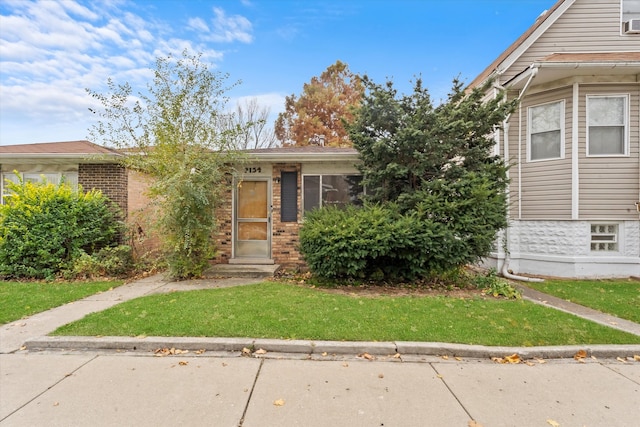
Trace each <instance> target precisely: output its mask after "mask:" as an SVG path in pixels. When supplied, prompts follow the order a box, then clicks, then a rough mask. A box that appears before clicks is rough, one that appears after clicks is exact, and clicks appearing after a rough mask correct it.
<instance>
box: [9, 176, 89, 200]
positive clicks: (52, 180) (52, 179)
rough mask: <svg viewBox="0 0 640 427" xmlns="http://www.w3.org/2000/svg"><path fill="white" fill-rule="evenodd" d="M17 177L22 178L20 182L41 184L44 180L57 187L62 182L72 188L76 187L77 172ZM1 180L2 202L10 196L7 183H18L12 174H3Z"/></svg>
mask: <svg viewBox="0 0 640 427" xmlns="http://www.w3.org/2000/svg"><path fill="white" fill-rule="evenodd" d="M19 175H20V177H21V178H22V182H42V181H43V180H44V181H45V182H47V183H52V184H55V185H58V184H60V182H62V181H63V180H64V182H66V183H67V184H69V185H70V186H71V187H72V188H77V187H78V172H43V173H20V174H19ZM1 178H2V183H1V184H2V199H3V200H4V198H5V197H6V196H8V195H10V191H9V189H8V188H7V184H6V183H7V181H11V182H15V183H16V184H17V183H18V182H20V181H19V179H18V177H17V176H16V174H15V173H14V172H5V173H3V174H2V175H1Z"/></svg>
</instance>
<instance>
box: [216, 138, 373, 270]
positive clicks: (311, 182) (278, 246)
mask: <svg viewBox="0 0 640 427" xmlns="http://www.w3.org/2000/svg"><path fill="white" fill-rule="evenodd" d="M247 156H248V159H247V161H246V162H245V163H244V164H243V165H242V166H241V167H239V170H238V175H237V177H236V178H235V179H234V181H233V185H231V186H230V187H229V188H228V191H227V192H226V200H225V202H224V203H223V207H222V208H221V209H220V210H219V212H218V214H217V218H218V220H219V230H220V234H219V235H218V236H217V243H218V245H217V247H218V254H219V255H218V257H217V258H216V260H215V261H216V262H219V263H231V264H272V263H275V264H279V265H282V266H286V267H296V266H301V265H304V261H303V260H302V258H301V255H300V253H299V251H298V243H299V241H298V231H299V229H300V225H301V224H302V221H303V219H304V215H305V213H306V212H308V211H310V210H312V209H314V208H317V207H320V206H327V205H334V206H335V205H337V206H339V205H344V204H348V203H353V202H356V201H357V200H358V198H359V195H360V194H361V193H362V191H363V189H362V186H361V185H360V182H361V179H360V173H359V171H358V169H357V167H356V164H357V163H358V152H357V151H356V150H355V149H353V148H335V147H322V146H306V147H287V148H266V149H256V150H249V151H247Z"/></svg>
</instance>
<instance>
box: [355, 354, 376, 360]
mask: <svg viewBox="0 0 640 427" xmlns="http://www.w3.org/2000/svg"><path fill="white" fill-rule="evenodd" d="M358 357H362V358H363V359H367V360H374V359H375V357H374V356H372V355H370V354H369V353H362V354H359V355H358Z"/></svg>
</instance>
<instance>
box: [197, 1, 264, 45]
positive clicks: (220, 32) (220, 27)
mask: <svg viewBox="0 0 640 427" xmlns="http://www.w3.org/2000/svg"><path fill="white" fill-rule="evenodd" d="M213 13H214V15H215V17H214V19H213V32H211V33H210V34H208V35H206V36H205V39H206V40H210V41H215V42H226V43H230V42H233V41H236V40H237V41H239V42H242V43H251V42H252V41H253V35H252V34H251V33H252V31H253V25H252V24H251V21H249V20H248V19H247V18H245V17H244V16H242V15H233V16H227V15H226V14H225V12H224V10H222V9H221V8H219V7H214V8H213Z"/></svg>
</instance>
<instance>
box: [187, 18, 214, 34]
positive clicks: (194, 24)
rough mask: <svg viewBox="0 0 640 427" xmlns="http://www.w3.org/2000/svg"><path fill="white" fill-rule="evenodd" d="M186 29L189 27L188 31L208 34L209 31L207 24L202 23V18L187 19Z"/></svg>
mask: <svg viewBox="0 0 640 427" xmlns="http://www.w3.org/2000/svg"><path fill="white" fill-rule="evenodd" d="M187 27H189V29H191V30H194V31H202V32H205V33H208V32H209V31H210V30H209V27H208V26H207V23H206V22H204V20H203V19H202V18H191V19H189V21H188V22H187Z"/></svg>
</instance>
